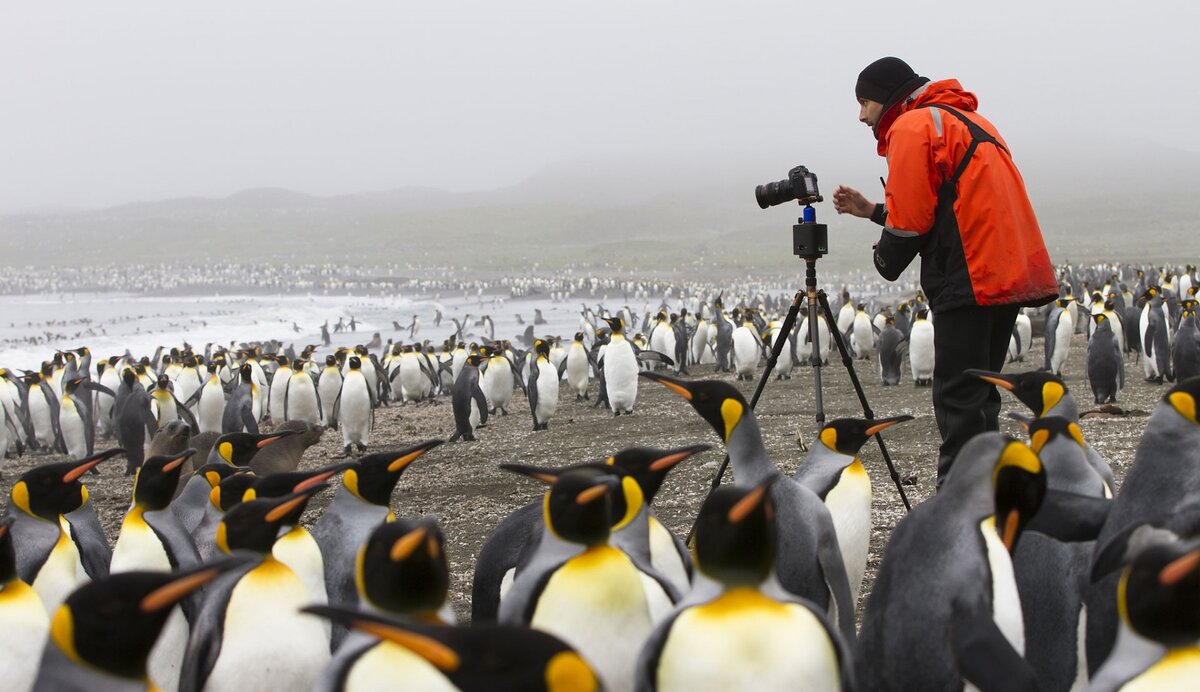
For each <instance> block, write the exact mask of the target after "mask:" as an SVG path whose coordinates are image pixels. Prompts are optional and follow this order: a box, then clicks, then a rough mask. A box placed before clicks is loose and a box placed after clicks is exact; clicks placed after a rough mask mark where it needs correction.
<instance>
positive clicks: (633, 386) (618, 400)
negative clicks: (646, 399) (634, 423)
mask: <svg viewBox="0 0 1200 692" xmlns="http://www.w3.org/2000/svg"><path fill="white" fill-rule="evenodd" d="M604 321H605V322H608V326H609V327H611V328H612V337H611V340H610V341H609V343H608V347H607V348H606V349H605V350H604V357H603V358H602V359H601V360H602V361H603V362H602V363H601V364H600V366H601V367H602V368H603V369H604V387H605V390H606V391H607V395H608V406H609V408H610V409H611V410H612V412H613V415H614V416H619V415H621V414H622V413H624V414H627V415H628V414H631V413H633V406H634V404H635V403H637V384H638V381H637V378H638V361H637V355H636V354H635V353H634V350H633V345H632V344H630V343H629V340H628V339H627V338H626V336H625V323H624V322H622V321H621V318H619V317H606V318H604Z"/></svg>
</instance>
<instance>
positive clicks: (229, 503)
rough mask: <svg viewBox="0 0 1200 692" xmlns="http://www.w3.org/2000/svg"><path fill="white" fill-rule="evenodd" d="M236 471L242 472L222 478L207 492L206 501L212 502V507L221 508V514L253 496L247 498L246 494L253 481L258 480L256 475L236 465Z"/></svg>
mask: <svg viewBox="0 0 1200 692" xmlns="http://www.w3.org/2000/svg"><path fill="white" fill-rule="evenodd" d="M226 468H232V467H226ZM238 471H242V473H234V474H232V475H230V476H226V477H225V478H222V479H221V481H220V482H219V483H217V484H216V485H215V486H213V489H212V490H211V491H209V493H208V501H209V502H211V503H212V505H213V507H216V508H217V509H219V510H221V513H222V514H223V513H225V512H228V511H229V510H231V509H233V508H234V507H236V506H238V505H240V504H242V503H243V502H245V501H246V500H247V499H253V497H250V498H247V497H246V495H247V493H249V492H250V488H252V487H253V486H254V482H255V481H256V480H258V476H256V475H254V472H253V471H251V470H250V469H248V468H241V467H238Z"/></svg>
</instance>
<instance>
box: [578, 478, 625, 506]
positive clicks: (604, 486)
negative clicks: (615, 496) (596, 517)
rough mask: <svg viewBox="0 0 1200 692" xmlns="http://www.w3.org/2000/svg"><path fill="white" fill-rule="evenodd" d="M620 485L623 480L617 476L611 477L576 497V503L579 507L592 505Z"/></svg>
mask: <svg viewBox="0 0 1200 692" xmlns="http://www.w3.org/2000/svg"><path fill="white" fill-rule="evenodd" d="M620 483H621V480H620V479H619V478H617V477H616V476H609V477H607V478H606V479H604V480H601V481H600V483H599V484H598V485H593V486H592V487H590V488H588V489H587V490H584V491H582V492H580V493H579V494H578V495H576V496H575V503H576V504H579V505H590V504H592V503H593V502H595V501H596V500H599V499H600V498H602V497H604V496H605V495H608V493H609V492H611V491H612V489H613V488H615V487H617V486H618V485H619V484H620Z"/></svg>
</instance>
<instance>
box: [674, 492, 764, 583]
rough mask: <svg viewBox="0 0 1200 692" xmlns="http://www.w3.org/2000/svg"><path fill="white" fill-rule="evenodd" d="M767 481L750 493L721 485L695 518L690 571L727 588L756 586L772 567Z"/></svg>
mask: <svg viewBox="0 0 1200 692" xmlns="http://www.w3.org/2000/svg"><path fill="white" fill-rule="evenodd" d="M778 478H779V477H778V476H777V475H776V476H772V477H771V478H770V479H768V480H766V481H764V482H763V483H761V484H759V485H756V486H754V487H752V488H745V487H740V486H734V485H722V486H720V487H718V488H716V489H715V490H713V491H712V492H711V493H710V494H709V496H708V497H707V498H706V499H705V500H704V504H703V505H701V507H700V514H699V516H698V517H697V518H696V542H695V547H694V549H693V550H694V557H695V561H696V568H697V569H699V570H700V571H701V572H703V573H704V574H705V575H706V576H708V577H710V578H712V579H715V580H717V581H719V582H721V583H723V584H726V585H730V586H757V585H759V584H761V583H763V581H764V580H766V579H767V577H769V576H770V574H771V570H772V568H774V566H775V507H774V504H773V503H772V501H771V496H770V494H771V486H772V485H773V484H774V483H775V481H776V480H777V479H778Z"/></svg>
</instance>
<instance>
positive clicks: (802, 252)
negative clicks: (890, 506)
mask: <svg viewBox="0 0 1200 692" xmlns="http://www.w3.org/2000/svg"><path fill="white" fill-rule="evenodd" d="M828 232H829V231H828V228H827V227H826V226H825V224H819V223H817V222H816V212H815V211H814V210H813V208H812V205H811V204H807V205H805V206H804V215H803V216H802V217H801V218H800V219H798V221H797V223H796V225H794V226H792V252H793V253H794V254H795V255H796V256H798V257H800V258H801V259H803V260H804V289H803V290H800V291H796V296H795V298H793V299H792V305H791V307H790V308H788V312H787V315H786V316H785V317H784V319H783V324H782V325H781V326H780V328H779V335H778V336H777V337H775V343H774V344H772V346H771V353H770V355H768V356H767V365H766V369H765V370H763V374H762V377H760V378H759V380H758V386H757V387H755V389H754V396H753V397H751V399H750V408H751V409H753V408H754V407H755V405H756V404H758V399H759V397H760V396H762V393H763V389H764V388H765V387H766V386H767V379H768V378H770V376H771V372H772V371H773V370H774V369H775V363H776V361H778V360H779V354H780V353H782V352H783V349H784V348H785V347H786V345H787V339H788V334H790V333H791V331H792V327H793V326H794V325H795V324H796V315H797V314H799V312H800V304H801V303H802V302H807V303H808V335H809V341H810V342H811V345H812V349H811V355H810V356H809V362H810V364H811V365H812V367H813V391H814V394H815V395H816V397H815V399H816V404H817V411H816V416H815V417H816V422H817V430H818V431H819V430H820V429H821V428H822V427H824V426H825V401H824V398H823V396H822V386H821V367H822V364H821V344H820V329H819V326H818V325H817V319H818V312H817V311H818V309H819V310H820V314H821V315H822V316H824V317H825V324H826V325H827V326H828V327H829V332H830V334H831V335H832V336H833V343H834V344H836V345H837V350H838V352H839V353H841V355H842V365H843V366H844V367H845V368H846V372H847V373H848V374H849V375H850V382H851V384H853V385H854V391H855V393H857V394H858V401H859V403H860V404H861V405H862V410H863V416H864V417H865V418H867V419H868V420H873V419H874V418H875V412H874V411H872V410H871V404H870V403H869V402H868V401H867V395H866V393H865V392H863V388H862V383H861V382H859V380H858V373H857V372H855V370H854V360H853V359H852V358H851V357H850V352H849V350H848V349H847V348H846V343H845V341H844V340H843V339H842V335H841V333H840V332H839V331H838V329H837V318H835V317H834V315H833V310H832V309H831V308H830V307H829V299H828V298H827V297H826V296H825V291H823V290H819V289H818V288H817V260H818V259H820V258H821V257H822V256H824V255H825V254H826V253H827V252H828V250H827V249H826V248H827V247H828ZM875 442H876V443H878V445H879V452H880V453H881V454H882V455H883V460H884V462H885V463H886V464H887V468H888V474H889V475H890V476H891V477H892V482H893V483H894V484H895V485H896V490H897V491H898V492H899V493H900V501H901V502H903V503H904V509H905V511H910V510H912V505H911V504H909V502H908V495H907V494H905V492H904V485H903V484H902V483H901V482H900V473H899V472H898V471H896V465H895V464H894V463H893V462H892V457H891V455H890V454H888V450H887V445H885V444H884V442H883V435H882V434H881V433H875ZM728 467H729V454H726V455H725V460H724V461H722V462H721V467H720V468H719V469H718V470H717V475H716V476H714V477H713V480H712V487H711V488H710V489H709V493H712V491H713V490H716V489H717V487H719V486H720V485H721V479H722V478H723V477H724V476H725V469H727V468H728ZM695 530H696V527H695V525H693V526H692V532H691V533H689V534H688V543H691V541H692V536H693V535H694V534H695Z"/></svg>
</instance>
